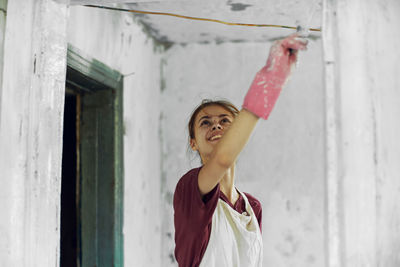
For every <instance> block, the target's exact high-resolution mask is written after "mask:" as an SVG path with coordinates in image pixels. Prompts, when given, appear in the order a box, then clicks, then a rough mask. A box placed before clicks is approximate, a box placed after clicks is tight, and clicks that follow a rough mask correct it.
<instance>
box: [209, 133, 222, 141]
mask: <svg viewBox="0 0 400 267" xmlns="http://www.w3.org/2000/svg"><path fill="white" fill-rule="evenodd" d="M221 137H222V135H221V134H216V135H213V136H211V137H210V138H209V139H208V141H216V140H219V139H221Z"/></svg>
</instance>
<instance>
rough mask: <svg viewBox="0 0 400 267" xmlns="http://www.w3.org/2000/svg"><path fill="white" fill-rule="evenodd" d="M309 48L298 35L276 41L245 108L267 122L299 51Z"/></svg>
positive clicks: (245, 100)
mask: <svg viewBox="0 0 400 267" xmlns="http://www.w3.org/2000/svg"><path fill="white" fill-rule="evenodd" d="M306 48H307V40H306V39H304V38H300V37H299V36H298V34H297V33H295V34H292V35H290V36H288V37H286V38H285V39H282V40H278V41H276V42H275V43H274V44H273V45H272V47H271V49H270V53H269V57H268V60H267V64H266V65H265V66H264V67H263V68H262V69H261V70H260V71H259V72H258V73H257V75H256V77H255V78H254V80H253V83H252V84H251V86H250V88H249V91H248V92H247V94H246V97H245V99H244V103H243V108H245V109H247V110H248V111H250V112H252V113H253V114H255V115H257V116H258V117H260V118H263V119H264V120H266V119H267V118H268V116H269V114H270V113H271V111H272V108H273V107H274V105H275V102H276V100H277V98H278V96H279V94H280V92H281V90H282V87H283V86H284V84H285V82H286V81H287V79H288V77H289V75H290V71H291V69H292V68H293V66H294V65H295V63H296V61H297V53H298V50H305V49H306Z"/></svg>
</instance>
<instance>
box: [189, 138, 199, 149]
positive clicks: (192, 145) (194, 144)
mask: <svg viewBox="0 0 400 267" xmlns="http://www.w3.org/2000/svg"><path fill="white" fill-rule="evenodd" d="M190 147H191V148H192V150H193V151H197V150H198V149H197V143H196V140H195V139H190Z"/></svg>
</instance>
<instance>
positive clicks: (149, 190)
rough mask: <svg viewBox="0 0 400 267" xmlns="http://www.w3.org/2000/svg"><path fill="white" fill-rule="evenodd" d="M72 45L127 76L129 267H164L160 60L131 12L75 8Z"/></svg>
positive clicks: (70, 36) (126, 246)
mask: <svg viewBox="0 0 400 267" xmlns="http://www.w3.org/2000/svg"><path fill="white" fill-rule="evenodd" d="M68 42H69V43H70V44H72V45H73V46H75V47H77V48H78V49H81V50H82V51H84V52H85V53H86V54H88V55H90V56H92V57H94V58H96V59H97V60H100V61H101V62H102V63H104V64H106V65H108V66H109V67H111V68H113V69H115V70H117V71H119V72H120V73H122V74H124V75H125V76H124V81H123V82H124V88H123V92H124V93H123V97H124V100H123V113H124V115H123V116H124V130H125V135H124V255H125V256H124V257H125V260H124V264H125V265H124V266H154V267H156V266H157V267H158V266H161V263H160V258H161V257H160V255H161V250H160V244H161V235H160V231H161V218H160V215H161V212H160V191H161V189H160V176H161V171H160V138H159V114H160V108H159V105H160V98H159V96H160V61H161V56H160V55H161V52H162V51H163V47H161V46H157V45H156V44H155V43H154V42H153V41H152V40H151V39H150V38H148V37H147V35H146V34H145V33H144V32H143V31H142V29H141V28H140V27H139V26H138V25H137V24H136V23H135V22H134V21H133V18H132V16H131V15H130V14H127V13H121V12H115V11H106V10H99V9H93V8H86V7H74V6H72V7H70V17H69V24H68Z"/></svg>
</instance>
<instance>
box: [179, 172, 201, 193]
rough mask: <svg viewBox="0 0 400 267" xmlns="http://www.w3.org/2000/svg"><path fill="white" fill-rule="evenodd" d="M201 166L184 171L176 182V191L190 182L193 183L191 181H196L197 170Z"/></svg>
mask: <svg viewBox="0 0 400 267" xmlns="http://www.w3.org/2000/svg"><path fill="white" fill-rule="evenodd" d="M200 169H201V167H198V168H194V169H191V170H190V171H188V172H187V173H185V174H184V175H183V176H182V177H181V178H180V179H179V181H178V183H177V184H176V189H175V191H177V190H178V189H181V188H184V187H187V186H189V185H190V184H192V183H193V181H194V180H195V181H197V177H198V176H199V172H200Z"/></svg>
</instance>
